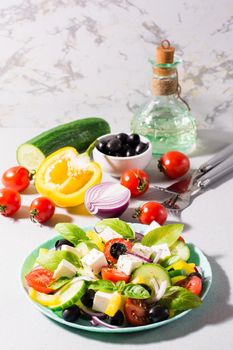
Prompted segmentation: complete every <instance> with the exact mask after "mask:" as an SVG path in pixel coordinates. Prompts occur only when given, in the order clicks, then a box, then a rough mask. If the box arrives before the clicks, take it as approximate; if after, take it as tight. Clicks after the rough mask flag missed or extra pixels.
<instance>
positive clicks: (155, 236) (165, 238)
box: [141, 224, 184, 247]
mask: <svg viewBox="0 0 233 350" xmlns="http://www.w3.org/2000/svg"><path fill="white" fill-rule="evenodd" d="M183 228H184V225H182V224H169V225H165V226H161V227H156V228H155V229H153V230H152V231H150V232H148V233H147V234H146V235H145V236H144V237H143V238H142V241H141V243H142V244H143V245H145V246H148V247H151V246H152V245H156V244H162V243H166V244H167V245H168V247H171V246H172V245H173V244H174V243H175V242H176V241H177V239H178V238H179V236H180V235H181V233H182V231H183Z"/></svg>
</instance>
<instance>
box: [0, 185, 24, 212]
mask: <svg viewBox="0 0 233 350" xmlns="http://www.w3.org/2000/svg"><path fill="white" fill-rule="evenodd" d="M20 206H21V197H20V194H19V193H18V192H17V191H15V190H11V189H10V188H1V189H0V214H2V215H3V216H13V215H14V214H15V213H16V212H17V210H19V208H20Z"/></svg>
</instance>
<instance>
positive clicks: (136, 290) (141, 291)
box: [122, 283, 150, 299]
mask: <svg viewBox="0 0 233 350" xmlns="http://www.w3.org/2000/svg"><path fill="white" fill-rule="evenodd" d="M122 294H123V295H125V296H127V297H128V298H133V299H148V298H150V293H149V292H148V290H147V289H146V288H144V287H143V286H141V285H140V284H133V283H129V284H127V285H126V286H125V288H124V290H123V292H122Z"/></svg>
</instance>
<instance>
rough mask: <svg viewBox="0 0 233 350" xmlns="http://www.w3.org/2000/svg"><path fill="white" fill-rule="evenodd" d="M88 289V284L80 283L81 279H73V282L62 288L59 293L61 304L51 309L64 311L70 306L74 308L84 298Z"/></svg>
mask: <svg viewBox="0 0 233 350" xmlns="http://www.w3.org/2000/svg"><path fill="white" fill-rule="evenodd" d="M86 289H87V283H86V282H85V281H80V279H79V278H77V279H76V278H75V279H73V280H72V281H71V282H69V283H68V284H66V285H65V286H64V287H62V288H61V289H60V291H59V292H57V294H58V297H59V299H60V303H59V304H56V306H50V309H52V310H61V309H62V310H63V309H66V308H67V307H69V306H72V305H73V304H75V303H76V302H77V301H78V300H79V299H80V298H81V297H82V296H83V294H84V293H85V291H86Z"/></svg>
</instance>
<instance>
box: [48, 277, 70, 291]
mask: <svg viewBox="0 0 233 350" xmlns="http://www.w3.org/2000/svg"><path fill="white" fill-rule="evenodd" d="M69 281H70V278H68V277H60V278H58V279H57V280H56V281H53V282H51V283H50V285H49V288H52V289H54V290H57V289H59V288H61V287H62V286H64V285H65V284H66V283H68V282H69Z"/></svg>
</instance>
